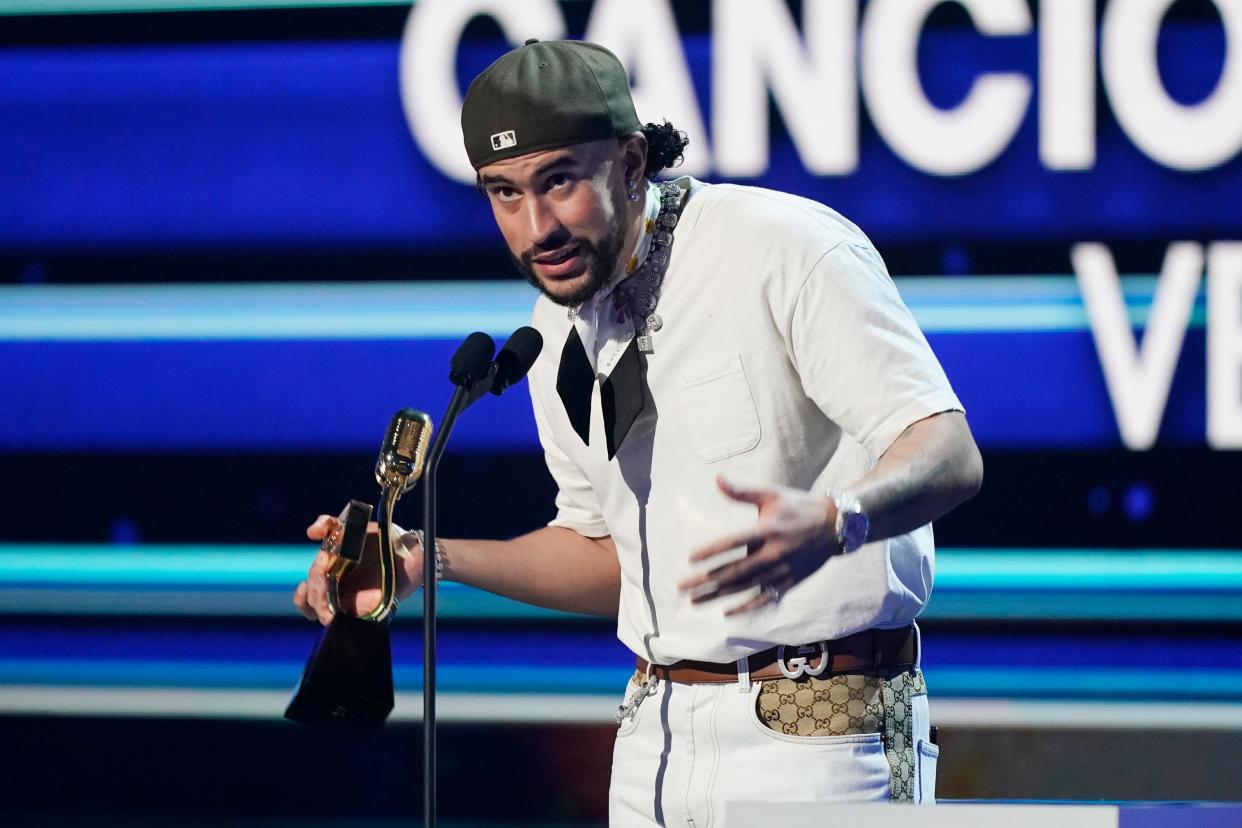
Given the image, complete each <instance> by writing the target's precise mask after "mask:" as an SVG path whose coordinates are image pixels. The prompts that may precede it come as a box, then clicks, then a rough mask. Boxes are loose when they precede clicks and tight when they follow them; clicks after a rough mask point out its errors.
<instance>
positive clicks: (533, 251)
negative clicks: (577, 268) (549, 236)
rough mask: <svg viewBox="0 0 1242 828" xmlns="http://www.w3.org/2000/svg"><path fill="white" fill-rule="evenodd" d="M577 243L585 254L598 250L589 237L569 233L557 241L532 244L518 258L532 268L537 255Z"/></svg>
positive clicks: (591, 253)
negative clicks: (584, 237)
mask: <svg viewBox="0 0 1242 828" xmlns="http://www.w3.org/2000/svg"><path fill="white" fill-rule="evenodd" d="M575 245H576V246H577V247H578V249H579V250H580V251H581V252H582V253H583V254H584V255H588V256H590V255H593V254H595V253H596V252H597V250H596V247H595V245H594V244H592V243H591V242H590V241H588V240H587V239H583V238H579V237H578V236H569V235H567V236H565V237H564V238H561V239H557V240H556V241H555V242H553V241H548V242H545V243H543V244H536V245H532V246H531V247H530V248H529V249H527V250H525V251H523V253H522V255H521V256H519V257H518V259H520V260H521V262H522V264H524V265H526V267H527V268H531V267H533V265H534V263H535V257H536V256H538V255H540V254H543V253H551V252H553V251H556V250H564V249H566V248H568V247H573V246H575Z"/></svg>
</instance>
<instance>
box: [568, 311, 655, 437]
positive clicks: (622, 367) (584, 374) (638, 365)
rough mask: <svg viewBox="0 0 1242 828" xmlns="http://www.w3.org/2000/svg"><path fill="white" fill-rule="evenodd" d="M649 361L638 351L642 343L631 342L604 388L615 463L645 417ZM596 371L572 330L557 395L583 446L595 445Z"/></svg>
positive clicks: (606, 424)
mask: <svg viewBox="0 0 1242 828" xmlns="http://www.w3.org/2000/svg"><path fill="white" fill-rule="evenodd" d="M646 373H647V360H646V359H645V358H644V356H643V354H642V352H640V351H639V350H638V340H637V339H631V340H630V344H629V345H627V346H626V348H625V351H624V353H622V354H621V359H619V360H617V364H616V366H615V367H614V368H613V369H612V373H611V374H609V375H608V377H607V378H606V379H605V380H604V381H603V383H601V384H600V395H599V396H600V405H601V407H602V408H603V413H604V432H605V435H604V436H605V438H606V443H607V446H608V459H609V460H611V459H612V458H613V457H615V456H616V454H617V449H619V448H620V447H621V442H622V441H623V440H625V435H627V434H629V433H630V426H632V425H634V421H635V420H637V419H638V415H639V414H641V413H642V410H643V404H644V403H645V401H646V388H645V383H644V378H645V375H646ZM594 385H595V371H594V370H592V369H591V360H590V359H589V358H588V357H587V352H586V347H585V346H584V345H583V344H582V338H581V337H579V336H578V330H577V329H576V328H572V329H570V331H569V336H568V337H567V338H566V339H565V347H564V348H563V349H562V350H561V367H560V369H559V370H558V371H557V375H556V393H557V394H559V395H560V397H561V403H562V404H564V406H565V413H566V414H567V415H568V416H569V422H570V424H571V425H572V426H573V428H574V431H575V432H577V434H578V436H579V437H581V438H582V442H583V443H585V444H587V445H590V443H591V392H592V391H593V390H594Z"/></svg>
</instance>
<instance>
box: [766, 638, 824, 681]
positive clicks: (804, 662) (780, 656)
mask: <svg viewBox="0 0 1242 828" xmlns="http://www.w3.org/2000/svg"><path fill="white" fill-rule="evenodd" d="M818 646H819V665H818V666H816V667H812V666H811V661H810V658H809V656H810V655H811V654H812V653H814V652H815V646H814V645H811V644H803V645H802V646H801V647H799V648H798V654H797V655H796V656H794V657H793V658H791V659H789V661H788V666H786V661H785V645H784V644H782V645H780V646H779V647H777V648H776V666H777V667H779V668H780V671H781V675H783V676H784V677H785V678H788V679H796V678H801V677H802V676H819V675H822V674H823V672H824V671H825V670H827V669H828V662H829V660H830V659H829V658H828V642H826V641H820V642H818Z"/></svg>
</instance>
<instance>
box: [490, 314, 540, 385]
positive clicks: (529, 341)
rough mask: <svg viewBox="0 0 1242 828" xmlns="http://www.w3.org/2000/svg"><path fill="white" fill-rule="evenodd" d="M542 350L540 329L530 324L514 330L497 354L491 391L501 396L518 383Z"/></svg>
mask: <svg viewBox="0 0 1242 828" xmlns="http://www.w3.org/2000/svg"><path fill="white" fill-rule="evenodd" d="M542 350H543V337H542V336H541V335H540V334H539V331H537V330H535V329H534V328H532V327H530V326H529V325H523V326H522V327H520V328H518V329H517V330H516V331H514V332H513V335H512V336H510V337H509V339H508V340H507V341H506V342H505V344H504V347H503V348H501V349H500V353H498V354H496V363H495V365H496V376H495V377H494V378H493V379H492V387H491V392H492V393H493V394H495V395H496V396H497V397H499V396H500V395H501V394H502V393H503V392H504V391H505V389H507V388H508V387H509V386H511V385H515V384H517V383H518V382H519V381H520V380H521V379H522V377H524V376H526V372H527V371H529V370H530V367H531V366H532V365H534V364H535V360H536V359H538V358H539V352H540V351H542Z"/></svg>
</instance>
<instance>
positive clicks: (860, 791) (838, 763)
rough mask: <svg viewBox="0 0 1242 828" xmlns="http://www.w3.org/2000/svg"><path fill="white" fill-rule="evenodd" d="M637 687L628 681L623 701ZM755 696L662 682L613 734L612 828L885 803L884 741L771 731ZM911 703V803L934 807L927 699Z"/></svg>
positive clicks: (696, 826) (703, 824)
mask: <svg viewBox="0 0 1242 828" xmlns="http://www.w3.org/2000/svg"><path fill="white" fill-rule="evenodd" d="M638 687H639V685H638V684H637V683H636V682H633V681H631V682H630V684H629V686H628V688H627V691H626V700H628V699H630V698H631V696H632V695H633V694H634V693H635V692H636V690H637V689H638ZM758 690H759V684H758V683H757V682H755V683H749V682H748V683H746V684H745V685H739V684H738V683H729V684H677V683H670V682H666V681H661V682H659V683H658V684H657V685H656V687H655V689H654V692H653V693H652V694H651V695H648V696H646V697H645V698H644V699H643V701H642V702H641V703H640V704H639V705H638V707H637V709H636V710H635V711H634V715H633V716H632V717H629V718H626V719H623V720H622V722H621V725H620V727H619V729H618V730H617V739H616V744H615V746H614V748H613V759H612V787H611V789H610V792H609V797H608V822H609V825H611V826H614V828H618V826H651V825H660V826H678V828H681V826H688V828H718V827H719V826H720V825H721V823H722V820H723V817H724V805H725V803H727V802H732V801H786V802H807V801H816V802H846V801H849V802H858V801H867V800H873V801H887V800H889V799H891V798H892V791H893V786H892V775H891V773H892V771H891V768H890V764H889V759H888V757H887V756H886V754H885V748H884V737H883V736H882V735H881V734H879V733H865V734H859V735H844V736H788V735H785V734H784V733H778V732H776V731H774V730H771V729H769V728H768V727H767V725H765V724H764V722H762V721H761V720H760V718H759V715H758V714H757V713H756V712H755V703H756V698H757V696H758ZM898 703H899V704H900V703H901V702H898ZM909 704H910V713H911V714H912V715H911V716H910V719H911V721H910V725H911V730H912V733H911V736H912V737H913V744H912V745H908V746H907V747H908V748H909V749H912V750H913V761H914V774H915V777H914V784H913V794H914V799H915V801H920V802H926V803H933V802H935V763H936V758H937V755H938V749H937V748H936V746H935V745H932V744H931V743H930V741H929V738H928V725H929V722H928V709H927V696H926V694H920V695H916V696H912V697H911V698H910V699H909Z"/></svg>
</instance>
